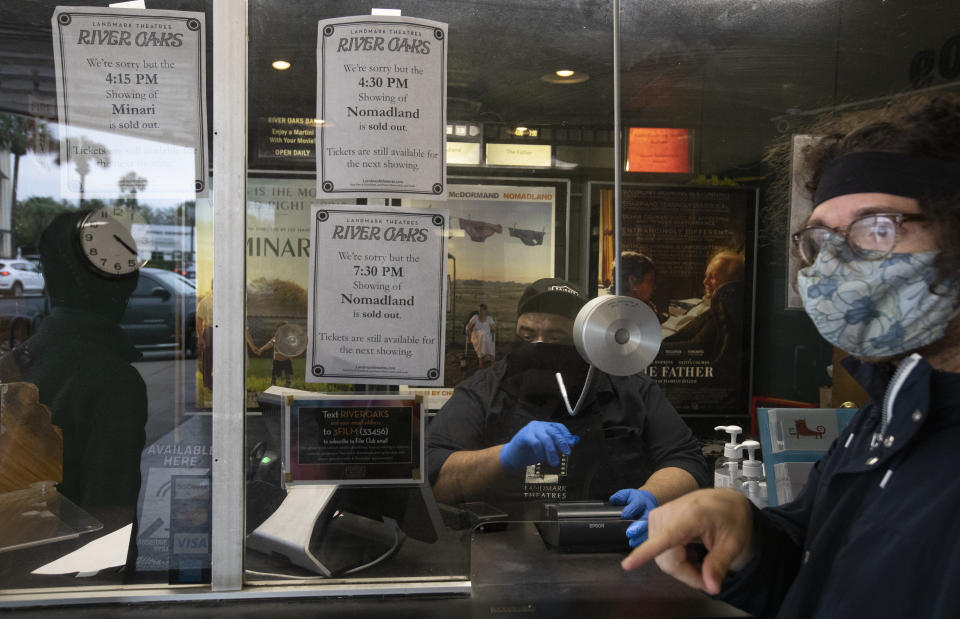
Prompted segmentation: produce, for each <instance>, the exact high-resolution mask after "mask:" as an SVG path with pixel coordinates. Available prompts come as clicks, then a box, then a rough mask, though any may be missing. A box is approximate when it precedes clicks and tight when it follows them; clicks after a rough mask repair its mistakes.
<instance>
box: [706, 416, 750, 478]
mask: <svg viewBox="0 0 960 619" xmlns="http://www.w3.org/2000/svg"><path fill="white" fill-rule="evenodd" d="M714 430H717V431H719V432H726V433H727V434H729V435H730V441H729V442H727V443H724V445H723V457H722V458H717V464H716V466H715V467H714V470H713V487H714V488H737V489H739V488H740V483H739V481H740V449H739V446H738V445H737V437H738V436H740V434H741V433H742V432H743V428H741V427H740V426H717V427H715V428H714Z"/></svg>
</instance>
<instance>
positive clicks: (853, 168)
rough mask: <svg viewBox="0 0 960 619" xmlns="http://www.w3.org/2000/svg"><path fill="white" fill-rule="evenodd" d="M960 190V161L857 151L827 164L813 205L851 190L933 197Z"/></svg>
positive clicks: (909, 196) (915, 197)
mask: <svg viewBox="0 0 960 619" xmlns="http://www.w3.org/2000/svg"><path fill="white" fill-rule="evenodd" d="M958 192H960V161H950V160H947V159H935V158H933V157H917V156H914V155H903V154H900V153H883V152H857V153H849V154H847V155H843V156H842V157H838V158H837V159H834V160H833V161H831V162H830V163H828V164H827V166H826V168H824V170H823V173H822V174H821V176H820V184H819V185H817V190H816V192H814V197H813V205H814V206H817V205H818V204H820V203H821V202H826V201H827V200H829V199H830V198H836V197H837V196H843V195H847V194H850V193H889V194H891V195H894V196H903V197H905V198H914V199H917V198H931V197H937V196H946V195H951V194H955V193H958Z"/></svg>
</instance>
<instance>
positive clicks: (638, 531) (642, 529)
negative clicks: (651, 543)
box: [627, 516, 647, 548]
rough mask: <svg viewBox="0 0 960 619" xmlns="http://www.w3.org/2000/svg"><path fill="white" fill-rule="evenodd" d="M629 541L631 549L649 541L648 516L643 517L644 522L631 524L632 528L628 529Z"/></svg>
mask: <svg viewBox="0 0 960 619" xmlns="http://www.w3.org/2000/svg"><path fill="white" fill-rule="evenodd" d="M627 540H628V541H629V543H630V547H631V548H636V547H637V546H639V545H640V544H642V543H644V542H645V541H647V517H646V516H644V517H643V520H637V521H636V522H631V523H630V526H629V527H627Z"/></svg>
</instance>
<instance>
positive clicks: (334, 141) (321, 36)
mask: <svg viewBox="0 0 960 619" xmlns="http://www.w3.org/2000/svg"><path fill="white" fill-rule="evenodd" d="M317 36H318V38H317V71H318V74H317V120H316V123H317V148H316V152H317V197H318V198H323V197H328V198H333V197H336V198H340V197H345V198H347V197H357V198H368V197H384V198H386V197H408V198H417V197H420V198H431V197H432V198H443V197H445V196H446V191H447V190H446V182H445V180H446V125H447V122H446V110H447V107H446V98H447V78H446V65H447V25H446V24H441V23H439V22H434V21H429V20H425V19H413V18H409V17H383V16H361V17H345V18H337V19H328V20H324V21H321V22H320V23H319V32H318V35H317Z"/></svg>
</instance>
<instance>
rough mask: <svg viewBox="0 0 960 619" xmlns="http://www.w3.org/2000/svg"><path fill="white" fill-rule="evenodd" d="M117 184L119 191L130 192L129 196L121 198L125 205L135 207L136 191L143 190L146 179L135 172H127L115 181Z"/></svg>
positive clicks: (145, 185)
mask: <svg viewBox="0 0 960 619" xmlns="http://www.w3.org/2000/svg"><path fill="white" fill-rule="evenodd" d="M117 185H119V186H120V193H121V194H122V193H125V192H130V196H129V198H126V199H124V198H121V199H123V200H124V201H125V202H126V205H127V206H130V207H133V208H136V206H137V192H138V191H143V190H144V189H146V188H147V179H145V178H143V177H142V176H137V173H136V172H127V173H126V174H124V175H123V176H122V177H120V180H119V181H117Z"/></svg>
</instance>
